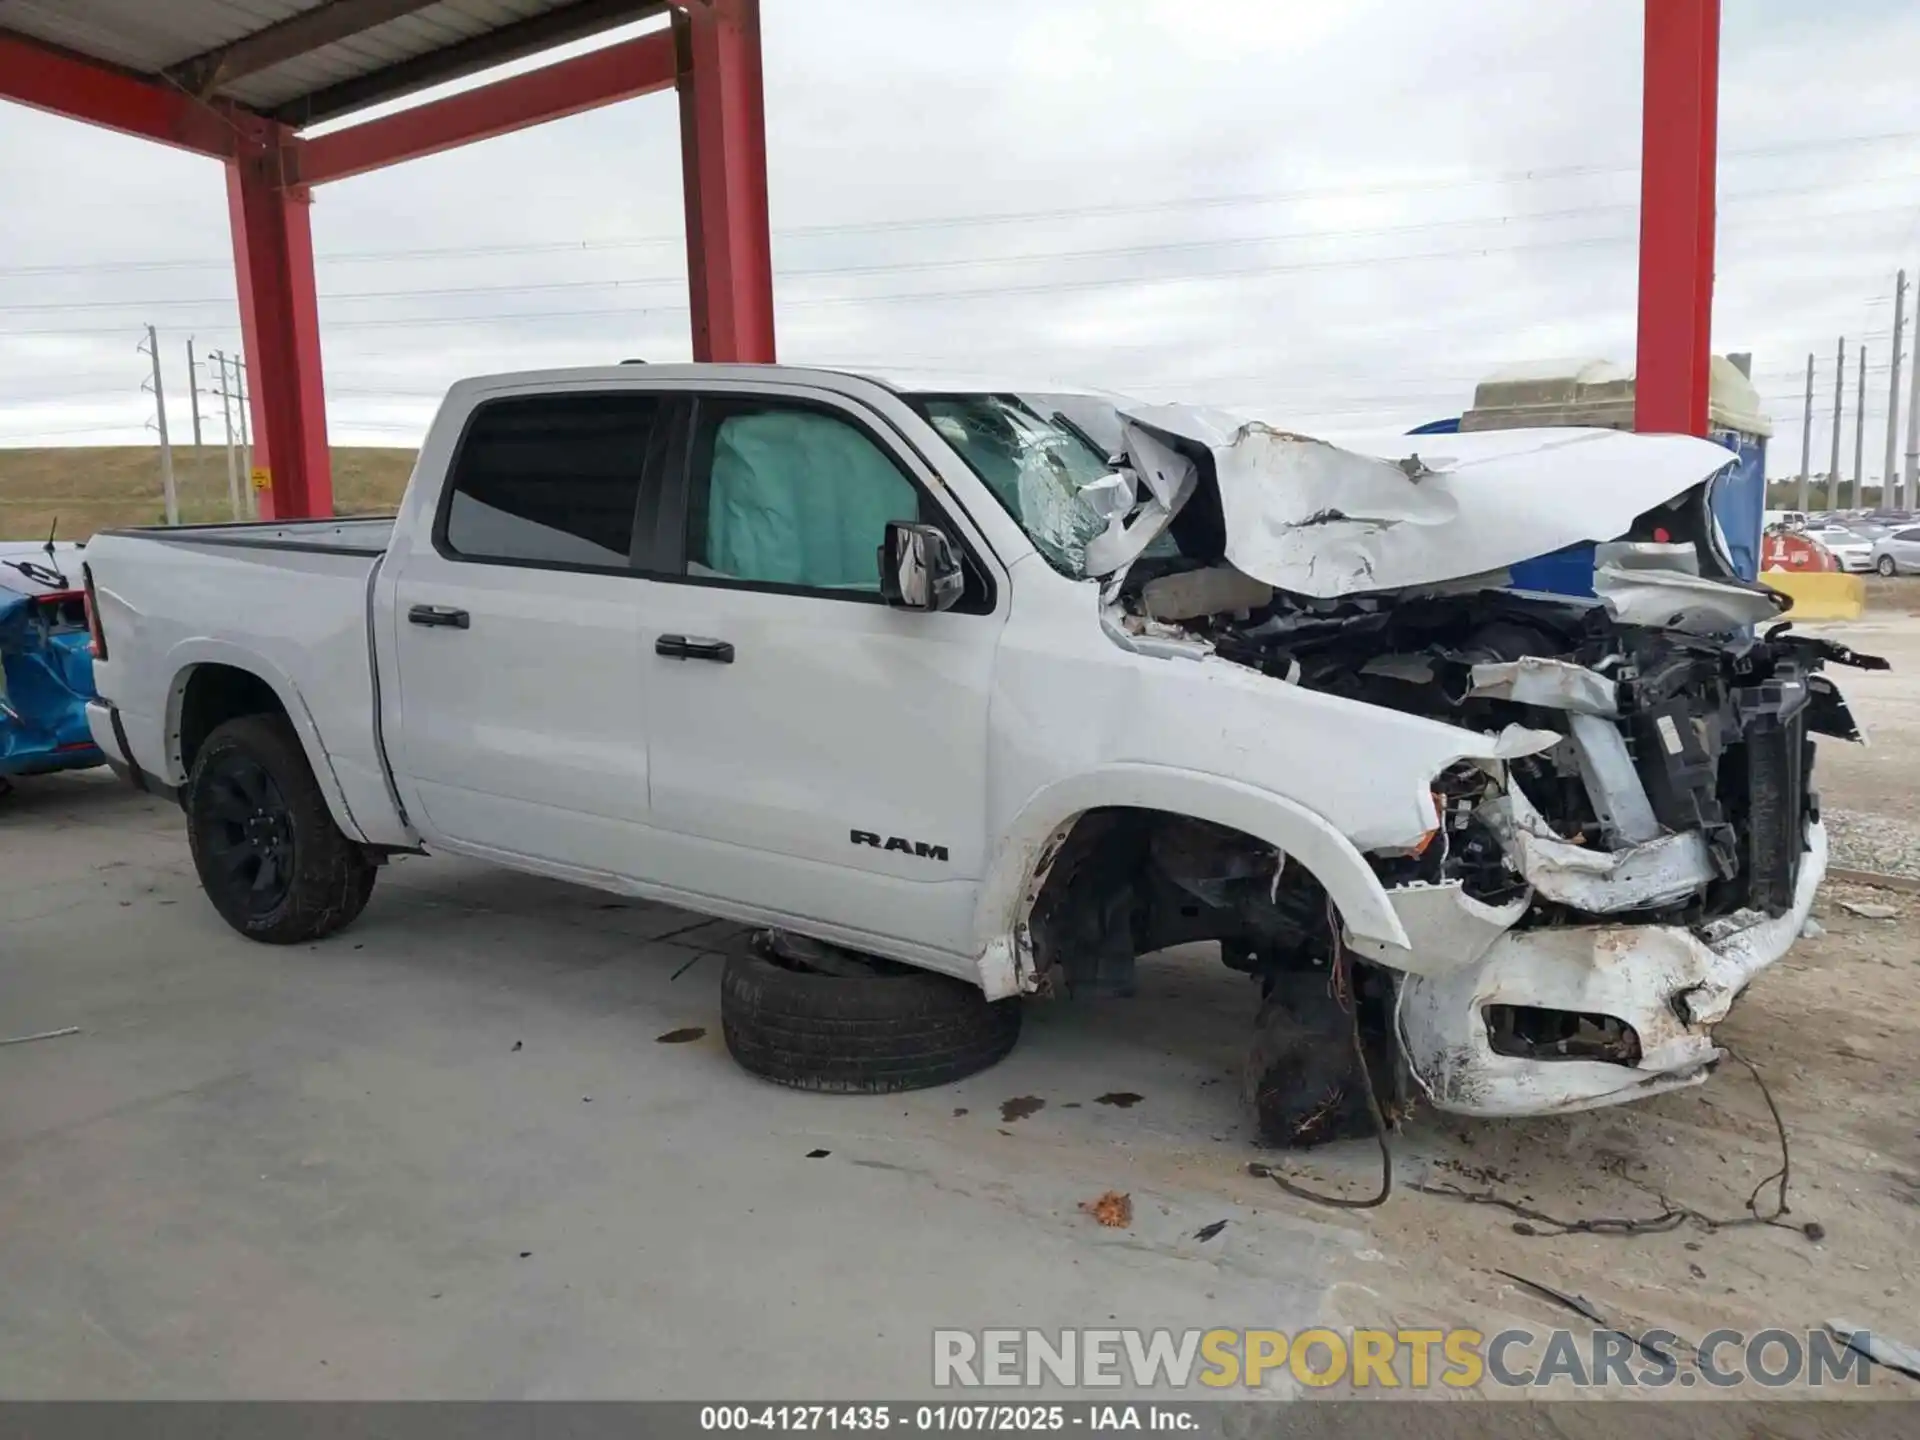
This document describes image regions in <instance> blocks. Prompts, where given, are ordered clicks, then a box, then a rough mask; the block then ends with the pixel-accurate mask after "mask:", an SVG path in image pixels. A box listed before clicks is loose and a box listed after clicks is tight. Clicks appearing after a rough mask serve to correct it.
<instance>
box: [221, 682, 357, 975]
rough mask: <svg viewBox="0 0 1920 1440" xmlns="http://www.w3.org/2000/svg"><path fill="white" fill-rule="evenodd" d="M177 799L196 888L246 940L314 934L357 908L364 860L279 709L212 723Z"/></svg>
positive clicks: (292, 940) (289, 940) (278, 941)
mask: <svg viewBox="0 0 1920 1440" xmlns="http://www.w3.org/2000/svg"><path fill="white" fill-rule="evenodd" d="M184 798H185V801H186V811H187V839H188V842H189V843H190V844H191V846H192V847H193V864H194V868H195V869H196V870H198V871H199V872H200V888H201V889H202V890H204V891H206V894H207V898H208V899H209V900H211V901H212V902H213V908H214V909H216V910H218V911H219V912H220V918H221V919H223V920H225V921H226V922H227V923H228V924H229V925H231V926H232V927H233V928H234V929H236V930H238V931H239V932H240V933H241V934H242V935H244V936H246V937H247V938H248V939H249V940H259V941H262V942H264V943H266V944H269V945H294V944H298V943H300V942H301V941H304V940H318V939H319V938H320V937H321V936H323V935H331V934H332V933H333V932H334V931H336V930H338V929H339V928H340V927H341V926H343V925H345V924H347V923H348V922H349V921H351V920H352V919H353V918H354V917H355V916H356V915H358V914H359V913H360V912H361V911H362V910H363V909H365V908H366V904H367V897H368V896H370V895H371V894H372V893H373V877H374V874H375V869H374V865H373V863H372V862H371V861H370V860H368V859H367V857H366V855H365V854H364V853H363V852H362V851H361V849H360V847H359V846H358V845H356V844H354V843H353V842H352V841H351V840H349V839H347V837H346V836H345V835H343V834H341V833H340V827H339V826H338V825H335V824H334V823H333V816H332V815H331V814H329V813H328V811H327V802H326V798H325V797H324V796H323V795H321V793H320V786H319V784H318V782H317V781H315V780H314V778H313V770H312V768H311V767H310V766H309V765H308V764H307V757H306V754H305V752H304V751H302V750H301V748H300V740H299V737H298V736H296V735H295V734H294V733H293V726H292V725H290V724H289V723H288V722H287V719H286V717H285V716H283V715H243V716H241V717H240V718H239V719H237V720H229V721H227V723H226V724H224V725H222V726H220V727H219V728H218V729H216V730H215V731H214V732H213V733H212V734H211V735H209V736H208V737H207V738H206V741H205V743H204V744H202V745H201V747H200V753H199V754H198V755H196V756H195V757H194V761H193V774H192V775H191V776H190V777H189V778H188V781H187V791H186V795H185V797H184Z"/></svg>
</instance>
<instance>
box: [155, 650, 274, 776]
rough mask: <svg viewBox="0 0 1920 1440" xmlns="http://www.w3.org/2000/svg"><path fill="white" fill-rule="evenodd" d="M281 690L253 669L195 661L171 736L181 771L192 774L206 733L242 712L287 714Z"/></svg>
mask: <svg viewBox="0 0 1920 1440" xmlns="http://www.w3.org/2000/svg"><path fill="white" fill-rule="evenodd" d="M286 713H287V707H286V706H285V705H284V704H282V703H281V700H280V696H279V693H278V692H277V691H275V690H274V688H273V686H271V685H269V684H268V683H267V682H266V681H265V680H262V679H261V678H260V677H259V676H258V675H256V674H254V673H253V672H252V671H251V670H242V669H240V668H239V667H238V666H237V665H212V664H208V665H195V666H194V667H193V668H192V669H191V670H189V671H188V672H187V674H186V676H185V678H184V681H183V683H182V687H181V691H180V705H179V709H178V712H177V716H178V718H177V719H176V720H175V722H174V730H173V735H172V736H171V737H170V738H171V740H172V744H173V749H174V752H175V753H176V754H177V755H178V756H179V757H180V773H181V774H182V775H183V776H190V775H192V774H193V762H194V760H195V758H196V757H197V756H198V755H199V754H200V747H201V746H202V745H204V744H205V743H206V741H207V737H208V736H209V735H211V734H212V733H213V732H214V731H215V730H217V729H219V728H220V727H221V726H222V725H224V724H226V723H227V721H229V720H237V719H239V718H240V717H241V716H242V715H282V716H284V715H286Z"/></svg>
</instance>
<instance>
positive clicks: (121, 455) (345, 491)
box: [0, 445, 414, 540]
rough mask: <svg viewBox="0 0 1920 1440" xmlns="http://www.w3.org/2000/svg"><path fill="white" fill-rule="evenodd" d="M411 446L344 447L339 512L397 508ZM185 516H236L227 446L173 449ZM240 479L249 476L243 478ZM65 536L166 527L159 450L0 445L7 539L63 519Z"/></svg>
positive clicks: (0, 531)
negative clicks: (229, 483)
mask: <svg viewBox="0 0 1920 1440" xmlns="http://www.w3.org/2000/svg"><path fill="white" fill-rule="evenodd" d="M413 457H414V452H413V451H412V450H402V449H388V448H382V447H374V446H336V447H335V448H334V451H333V498H334V509H335V511H336V512H337V513H339V514H342V515H353V514H362V513H365V512H367V511H380V510H391V509H393V508H394V506H396V505H398V504H399V503H400V493H401V491H403V490H405V489H406V488H407V476H408V474H409V473H411V471H412V470H413ZM173 476H174V488H175V492H176V493H177V495H178V496H179V502H180V518H181V519H182V520H183V521H186V522H188V523H189V524H193V523H203V522H206V521H215V520H231V519H232V518H233V509H232V505H231V502H230V501H229V498H228V491H227V451H226V446H225V445H204V446H199V447H195V446H192V445H177V446H175V447H174V452H173ZM240 478H241V483H242V484H244V483H245V482H246V477H245V475H244V474H243V475H242V476H241V477H240ZM56 523H57V524H58V527H59V536H60V538H61V539H63V540H85V539H86V538H87V537H89V536H90V535H92V534H93V533H94V531H96V530H111V529H114V528H116V527H119V526H124V525H161V524H165V523H166V506H165V502H164V500H163V499H162V492H161V486H160V452H159V451H158V450H157V449H155V448H153V447H151V446H144V445H103V446H80V445H71V446H59V447H51V446H49V447H45V448H41V449H17V450H7V449H0V540H28V539H36V540H37V539H39V538H40V537H41V536H43V535H45V534H47V533H48V531H49V530H50V529H51V528H53V527H54V525H55V524H56Z"/></svg>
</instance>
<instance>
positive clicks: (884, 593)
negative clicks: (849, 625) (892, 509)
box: [880, 520, 967, 610]
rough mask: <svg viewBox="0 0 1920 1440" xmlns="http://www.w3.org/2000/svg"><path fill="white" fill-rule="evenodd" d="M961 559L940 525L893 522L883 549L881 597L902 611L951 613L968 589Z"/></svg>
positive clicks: (889, 523) (902, 521)
mask: <svg viewBox="0 0 1920 1440" xmlns="http://www.w3.org/2000/svg"><path fill="white" fill-rule="evenodd" d="M966 583H967V582H966V578H965V577H964V576H963V575H962V574H961V573H960V558H959V557H958V556H957V555H955V554H954V553H953V542H952V541H950V540H948V539H947V537H946V535H945V534H944V533H942V531H941V529H940V527H939V526H938V525H918V524H914V523H912V522H909V521H906V520H889V521H888V522H887V538H886V540H885V542H884V543H882V545H881V546H880V596H881V598H882V599H883V600H885V601H886V602H887V604H889V605H894V606H897V607H899V608H900V609H902V610H948V609H951V608H952V607H953V605H954V604H955V602H957V601H958V600H959V599H960V594H961V592H962V591H963V590H965V589H966Z"/></svg>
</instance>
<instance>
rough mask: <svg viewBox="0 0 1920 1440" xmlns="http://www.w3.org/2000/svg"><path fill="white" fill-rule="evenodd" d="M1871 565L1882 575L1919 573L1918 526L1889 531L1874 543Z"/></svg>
mask: <svg viewBox="0 0 1920 1440" xmlns="http://www.w3.org/2000/svg"><path fill="white" fill-rule="evenodd" d="M1871 564H1872V567H1873V568H1874V569H1875V570H1878V571H1879V572H1880V573H1881V574H1882V575H1912V574H1915V573H1920V525H1908V526H1906V527H1905V528H1903V529H1899V530H1890V531H1888V532H1887V533H1886V534H1885V535H1882V536H1881V537H1880V538H1879V539H1878V540H1876V541H1874V542H1873V550H1872V561H1871Z"/></svg>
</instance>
